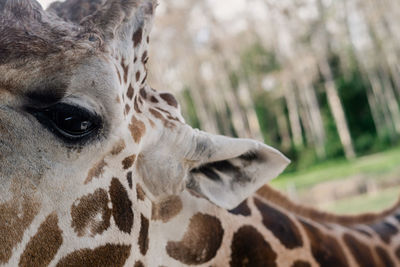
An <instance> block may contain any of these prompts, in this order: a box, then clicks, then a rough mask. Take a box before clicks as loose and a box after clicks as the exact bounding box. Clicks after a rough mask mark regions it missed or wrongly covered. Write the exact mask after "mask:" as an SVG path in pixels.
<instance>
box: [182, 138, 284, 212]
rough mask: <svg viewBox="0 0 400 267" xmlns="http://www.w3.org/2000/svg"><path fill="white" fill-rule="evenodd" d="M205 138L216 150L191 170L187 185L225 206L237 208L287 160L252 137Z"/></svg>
mask: <svg viewBox="0 0 400 267" xmlns="http://www.w3.org/2000/svg"><path fill="white" fill-rule="evenodd" d="M208 137H211V138H212V139H213V140H212V142H211V143H213V144H214V145H215V147H216V148H217V149H216V150H214V149H212V151H215V152H214V154H211V155H210V156H209V157H208V160H207V161H206V162H204V161H203V162H202V164H201V165H200V166H198V167H197V168H194V169H193V170H191V171H190V173H189V176H188V180H187V185H186V186H187V188H188V189H189V190H193V191H195V192H196V193H197V194H200V195H202V196H203V197H205V198H207V199H208V200H209V201H211V202H213V203H214V204H216V205H218V206H220V207H223V208H225V209H233V208H235V207H237V206H238V205H239V204H240V203H241V202H242V201H243V200H245V199H246V198H248V197H249V196H250V195H252V194H253V193H254V192H255V191H257V189H259V188H260V187H261V186H263V185H264V184H266V183H267V182H268V181H270V180H272V179H273V178H275V177H277V176H278V175H279V174H280V173H281V172H282V171H283V170H284V169H285V168H286V166H287V165H288V164H289V163H290V161H289V160H288V159H287V158H286V157H285V156H284V155H283V154H282V153H281V152H279V151H278V150H276V149H274V148H272V147H269V146H267V145H264V144H262V143H259V142H256V141H253V140H246V139H232V138H227V137H222V136H208ZM209 151H210V150H209Z"/></svg>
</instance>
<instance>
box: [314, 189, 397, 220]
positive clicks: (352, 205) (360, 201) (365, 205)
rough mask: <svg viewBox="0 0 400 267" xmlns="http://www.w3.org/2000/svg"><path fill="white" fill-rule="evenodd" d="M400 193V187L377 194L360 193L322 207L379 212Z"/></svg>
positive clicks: (337, 211)
mask: <svg viewBox="0 0 400 267" xmlns="http://www.w3.org/2000/svg"><path fill="white" fill-rule="evenodd" d="M399 194H400V187H394V188H390V189H386V190H383V191H380V192H378V193H376V194H370V195H360V196H356V197H352V198H347V199H343V200H339V201H336V202H335V203H331V204H328V205H324V206H322V207H321V208H322V209H324V210H327V211H331V212H335V213H340V214H355V213H363V212H371V211H373V212H378V211H382V210H383V209H386V208H389V207H390V206H391V205H393V204H394V203H395V202H396V200H397V199H398V196H399Z"/></svg>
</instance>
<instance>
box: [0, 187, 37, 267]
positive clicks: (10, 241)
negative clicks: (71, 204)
mask: <svg viewBox="0 0 400 267" xmlns="http://www.w3.org/2000/svg"><path fill="white" fill-rule="evenodd" d="M16 193H18V194H14V197H13V198H12V199H11V200H10V201H7V202H5V203H1V204H0V244H1V245H0V264H5V263H7V262H8V261H9V260H10V258H11V255H12V250H13V248H15V247H16V246H17V245H18V243H20V242H21V241H22V237H23V235H24V232H25V230H26V229H27V228H28V226H29V225H30V224H31V223H32V221H33V219H34V218H35V216H36V215H37V214H38V212H39V208H40V204H39V203H37V202H35V201H34V200H33V198H31V197H30V196H27V195H23V196H21V197H20V196H18V195H19V194H20V192H16Z"/></svg>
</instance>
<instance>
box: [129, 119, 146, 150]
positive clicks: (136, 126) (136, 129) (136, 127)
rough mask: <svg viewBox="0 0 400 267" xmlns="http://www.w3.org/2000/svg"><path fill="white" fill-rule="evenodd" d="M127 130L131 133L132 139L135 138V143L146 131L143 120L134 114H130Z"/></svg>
mask: <svg viewBox="0 0 400 267" xmlns="http://www.w3.org/2000/svg"><path fill="white" fill-rule="evenodd" d="M129 130H130V131H131V135H132V137H133V140H135V143H139V142H140V139H142V136H143V135H144V133H145V132H146V126H145V125H144V123H143V122H141V121H140V120H138V119H136V117H135V116H132V119H131V124H129Z"/></svg>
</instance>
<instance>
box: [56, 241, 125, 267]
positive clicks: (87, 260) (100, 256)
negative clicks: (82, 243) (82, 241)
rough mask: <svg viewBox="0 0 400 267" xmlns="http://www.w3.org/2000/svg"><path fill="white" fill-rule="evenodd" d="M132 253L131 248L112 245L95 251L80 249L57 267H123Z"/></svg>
mask: <svg viewBox="0 0 400 267" xmlns="http://www.w3.org/2000/svg"><path fill="white" fill-rule="evenodd" d="M130 253H131V246H130V245H129V246H127V245H111V244H106V245H105V246H101V247H97V248H95V249H88V248H86V249H80V250H78V251H74V252H72V253H71V254H69V255H67V256H65V257H64V258H62V259H61V260H60V261H59V262H58V264H57V267H93V266H113V267H122V266H124V264H125V262H126V260H127V259H128V258H129V255H130Z"/></svg>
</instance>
